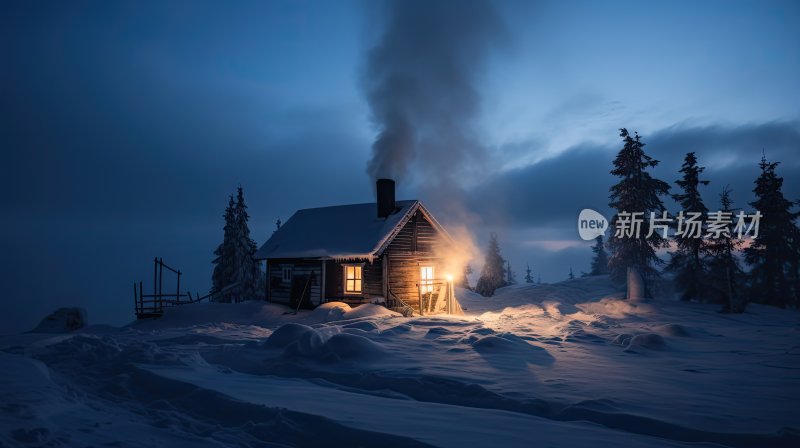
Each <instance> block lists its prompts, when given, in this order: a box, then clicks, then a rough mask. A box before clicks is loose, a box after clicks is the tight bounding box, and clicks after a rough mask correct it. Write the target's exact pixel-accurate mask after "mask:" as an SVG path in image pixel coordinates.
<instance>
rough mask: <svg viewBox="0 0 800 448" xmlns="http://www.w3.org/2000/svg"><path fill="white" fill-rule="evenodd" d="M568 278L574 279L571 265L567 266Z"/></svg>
mask: <svg viewBox="0 0 800 448" xmlns="http://www.w3.org/2000/svg"><path fill="white" fill-rule="evenodd" d="M567 278H569V279H570V280H575V274H573V273H572V267H570V268H569V277H567Z"/></svg>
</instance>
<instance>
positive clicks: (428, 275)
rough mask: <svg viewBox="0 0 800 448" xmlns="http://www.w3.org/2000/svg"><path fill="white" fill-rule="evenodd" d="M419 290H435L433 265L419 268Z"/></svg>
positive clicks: (421, 291) (425, 291)
mask: <svg viewBox="0 0 800 448" xmlns="http://www.w3.org/2000/svg"><path fill="white" fill-rule="evenodd" d="M419 292H420V294H427V293H429V292H433V266H422V267H420V270H419Z"/></svg>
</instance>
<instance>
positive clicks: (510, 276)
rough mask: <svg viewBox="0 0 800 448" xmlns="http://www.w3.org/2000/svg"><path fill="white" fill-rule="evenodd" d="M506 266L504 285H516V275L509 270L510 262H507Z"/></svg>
mask: <svg viewBox="0 0 800 448" xmlns="http://www.w3.org/2000/svg"><path fill="white" fill-rule="evenodd" d="M506 266H507V268H506V285H516V284H517V275H516V274H515V273H514V271H512V270H511V262H510V261H507V262H506Z"/></svg>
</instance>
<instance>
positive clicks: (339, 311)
mask: <svg viewBox="0 0 800 448" xmlns="http://www.w3.org/2000/svg"><path fill="white" fill-rule="evenodd" d="M351 310H352V308H350V305H348V304H346V303H344V302H327V303H323V304H322V305H320V306H318V307H316V308H314V310H313V311H311V315H310V317H311V318H314V319H320V320H323V321H331V320H341V319H344V315H345V313H347V312H348V311H351Z"/></svg>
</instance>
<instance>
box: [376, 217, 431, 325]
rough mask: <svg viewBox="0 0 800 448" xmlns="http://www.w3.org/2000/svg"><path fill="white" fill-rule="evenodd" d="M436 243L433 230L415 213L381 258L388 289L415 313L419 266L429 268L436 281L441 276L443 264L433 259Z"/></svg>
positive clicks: (417, 298)
mask: <svg viewBox="0 0 800 448" xmlns="http://www.w3.org/2000/svg"><path fill="white" fill-rule="evenodd" d="M439 243H440V240H439V234H438V232H437V231H436V229H434V227H433V226H432V225H431V223H430V222H428V220H427V219H425V217H424V216H423V215H422V213H420V212H417V213H416V214H415V215H414V216H413V217H412V218H411V220H409V222H408V223H407V224H406V225H405V226H403V228H402V229H401V230H400V232H399V233H398V234H397V237H396V238H395V239H394V240H393V241H392V243H391V244H389V247H387V248H386V251H385V252H384V255H383V258H384V262H388V267H387V272H388V277H389V278H388V279H387V281H388V286H389V289H390V290H391V291H392V293H393V294H394V295H396V296H397V297H399V298H400V299H402V300H403V301H404V302H406V303H407V304H408V305H410V306H411V307H412V308H414V310H415V312H417V313H419V312H420V307H419V281H420V267H421V266H433V272H434V276H435V277H436V279H440V278H442V277H443V276H444V272H442V269H443V266H444V263H443V262H442V260H441V259H439V258H436V257H435V256H434V248H435V246H436V245H437V244H439Z"/></svg>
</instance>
